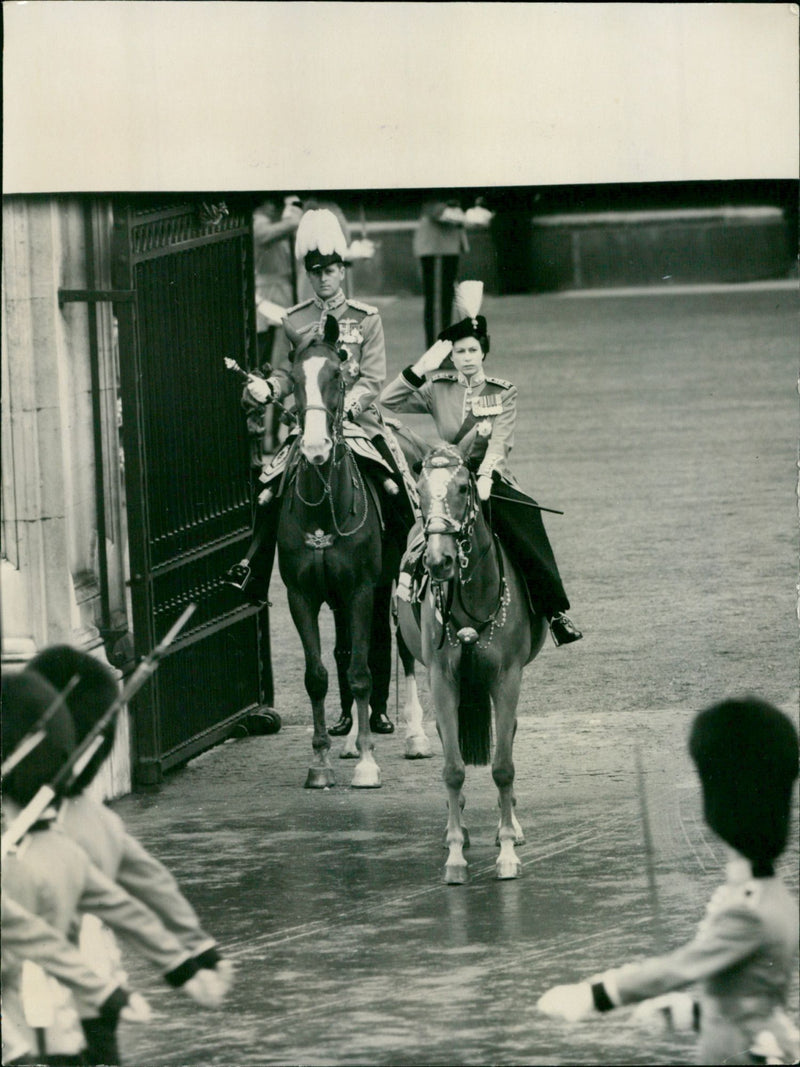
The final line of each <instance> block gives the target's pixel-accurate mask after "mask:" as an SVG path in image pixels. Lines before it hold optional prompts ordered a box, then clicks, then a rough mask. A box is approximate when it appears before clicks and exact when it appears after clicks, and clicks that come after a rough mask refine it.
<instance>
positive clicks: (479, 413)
mask: <svg viewBox="0 0 800 1067" xmlns="http://www.w3.org/2000/svg"><path fill="white" fill-rule="evenodd" d="M502 411H503V398H502V396H500V395H499V394H492V395H490V396H486V395H485V394H483V393H482V394H481V395H480V396H474V397H473V398H472V414H473V415H474V416H475V418H476V419H484V418H486V417H487V416H488V415H500V414H501V413H502Z"/></svg>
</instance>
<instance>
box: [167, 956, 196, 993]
mask: <svg viewBox="0 0 800 1067" xmlns="http://www.w3.org/2000/svg"><path fill="white" fill-rule="evenodd" d="M197 971H198V967H197V964H196V963H195V961H194V960H192V959H186V960H184V961H183V963H181V964H179V965H178V966H177V967H173V968H172V970H171V971H167V972H166V974H165V975H164V981H165V982H166V983H167V984H168V985H171V986H172V988H173V989H179V988H180V987H181V986H182V985H185V983H186V982H188V981H189V979H190V978H194V976H195V975H196V974H197Z"/></svg>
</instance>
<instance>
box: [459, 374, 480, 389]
mask: <svg viewBox="0 0 800 1067" xmlns="http://www.w3.org/2000/svg"><path fill="white" fill-rule="evenodd" d="M456 373H457V374H458V381H459V383H460V384H461V385H465V386H466V387H467V389H474V388H475V386H476V385H483V383H484V382H485V381H486V375H485V374H484V373H483V371H482V370H476V371H475V373H474V374H473V375H472V377H471V378H467V376H466V375H465V374H462V373H461V371H457V372H456Z"/></svg>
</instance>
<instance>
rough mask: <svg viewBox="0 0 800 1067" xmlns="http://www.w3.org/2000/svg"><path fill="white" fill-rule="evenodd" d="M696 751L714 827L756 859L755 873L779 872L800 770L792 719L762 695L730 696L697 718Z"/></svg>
mask: <svg viewBox="0 0 800 1067" xmlns="http://www.w3.org/2000/svg"><path fill="white" fill-rule="evenodd" d="M689 753H690V755H691V757H692V759H693V760H694V763H695V766H696V767H697V772H698V774H699V776H700V781H701V784H702V789H703V808H704V813H705V818H706V822H707V823H708V825H709V826H710V827H711V829H712V830H713V831H714V832H715V833H717V834H718V835H719V836H720V837H721V838H722V839H723V841H726V842H727V843H728V844H729V845H731V846H732V847H733V848H735V849H736V850H737V851H738V852H741V853H742V855H743V856H746V857H747V859H749V860H750V862H751V863H752V865H753V873H754V875H756V876H762V877H764V876H768V875H770V874H772V873H773V862H774V861H775V860H776V859H777V858H778V856H780V854H781V853H782V852H783V850H784V848H785V847H786V839H787V836H788V833H789V815H790V810H791V800H792V786H793V784H794V780H795V778H796V777H797V772H798V742H797V730H796V728H795V726H794V725H793V723H792V722H791V720H790V719H789V718H788V717H787V716H786V715H784V714H783V712H781V711H779V710H778V709H777V708H775V707H773V706H772V705H771V704H768V703H767V702H766V701H764V700H760V699H759V698H757V697H744V698H742V699H737V700H725V701H723V702H722V703H719V704H714V705H713V706H712V707H710V708H706V709H705V711H701V712H700V714H699V715H698V716H697V717H696V719H695V721H694V723H693V725H692V729H691V732H690V735H689Z"/></svg>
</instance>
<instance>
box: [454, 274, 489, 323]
mask: <svg viewBox="0 0 800 1067" xmlns="http://www.w3.org/2000/svg"><path fill="white" fill-rule="evenodd" d="M482 302H483V282H459V283H458V285H456V287H455V305H456V319H458V318H459V317H461V318H464V319H474V318H475V316H476V315H477V314H478V312H479V311H480V310H481V303H482Z"/></svg>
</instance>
